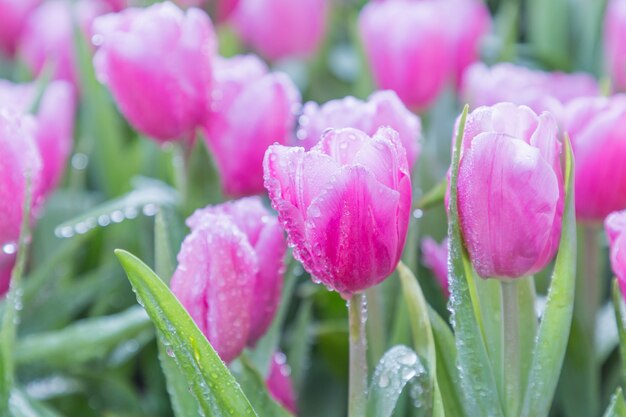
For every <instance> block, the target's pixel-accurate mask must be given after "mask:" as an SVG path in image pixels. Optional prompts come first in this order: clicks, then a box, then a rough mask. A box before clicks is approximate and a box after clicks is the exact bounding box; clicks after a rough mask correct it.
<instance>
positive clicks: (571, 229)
mask: <svg viewBox="0 0 626 417" xmlns="http://www.w3.org/2000/svg"><path fill="white" fill-rule="evenodd" d="M573 170H574V157H573V155H572V148H571V144H570V141H569V138H567V137H566V140H565V208H564V210H563V226H562V232H561V242H560V244H559V252H558V255H557V257H556V261H555V266H554V271H553V273H552V283H551V285H550V290H549V292H548V300H547V304H546V307H545V310H544V313H543V316H542V318H541V325H540V326H539V332H538V335H537V339H536V342H535V347H534V351H533V360H532V365H531V368H530V372H529V377H528V386H527V388H526V395H525V398H524V406H523V409H522V413H521V415H522V416H525V417H541V416H547V415H548V412H549V410H550V405H551V404H552V398H553V396H554V391H555V389H556V384H557V382H558V379H559V375H560V373H561V365H562V363H563V357H564V356H565V349H566V347H567V341H568V337H569V332H570V325H571V322H572V311H573V305H574V289H575V285H576V280H575V277H576V217H575V214H574V175H573V172H574V171H573Z"/></svg>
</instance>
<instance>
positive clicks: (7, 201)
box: [0, 107, 41, 262]
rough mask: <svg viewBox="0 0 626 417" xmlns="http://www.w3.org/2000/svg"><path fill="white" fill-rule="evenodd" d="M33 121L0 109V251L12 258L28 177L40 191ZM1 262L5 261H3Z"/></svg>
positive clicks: (39, 172) (20, 222) (33, 188)
mask: <svg viewBox="0 0 626 417" xmlns="http://www.w3.org/2000/svg"><path fill="white" fill-rule="evenodd" d="M34 131H35V121H34V120H33V118H32V117H30V116H22V115H19V114H18V113H15V112H14V111H12V110H10V109H7V108H5V107H0V149H1V150H2V151H1V152H0V252H2V256H4V255H11V254H13V253H14V252H15V250H16V246H15V245H16V244H17V241H18V239H19V236H20V228H21V224H22V213H23V210H24V201H25V196H26V187H27V182H28V180H27V178H29V180H30V184H31V185H30V187H31V190H32V191H31V192H32V193H33V194H34V193H35V192H36V190H37V189H38V188H39V179H40V175H41V158H40V156H39V151H38V150H37V145H36V143H35V139H34ZM2 262H4V261H2Z"/></svg>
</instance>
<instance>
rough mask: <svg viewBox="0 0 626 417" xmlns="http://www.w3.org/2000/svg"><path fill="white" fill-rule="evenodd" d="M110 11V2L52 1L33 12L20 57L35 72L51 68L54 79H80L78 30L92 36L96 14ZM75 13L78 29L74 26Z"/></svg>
mask: <svg viewBox="0 0 626 417" xmlns="http://www.w3.org/2000/svg"><path fill="white" fill-rule="evenodd" d="M109 11H110V8H109V6H108V4H106V3H104V2H101V1H96V0H82V1H78V2H76V3H73V2H72V1H70V0H51V1H46V2H44V3H43V4H42V5H41V6H39V7H38V8H37V9H36V10H35V11H33V13H31V15H30V17H29V19H28V21H27V23H26V26H25V27H24V32H23V34H22V37H21V41H20V45H19V56H20V57H21V58H22V59H23V61H24V62H25V63H26V65H27V66H28V68H29V69H30V70H31V72H33V73H34V74H36V75H38V74H40V73H41V72H42V71H43V70H44V68H46V67H50V68H51V70H52V74H53V78H54V79H59V80H65V81H69V82H70V83H72V84H73V85H75V86H77V85H78V82H79V76H78V68H77V60H76V54H75V30H79V31H82V32H83V33H84V34H85V35H86V36H87V37H88V38H89V37H90V34H91V25H92V22H93V20H94V19H95V18H96V16H99V15H101V14H103V13H107V12H109ZM74 16H75V17H76V20H77V23H78V28H77V29H75V28H74Z"/></svg>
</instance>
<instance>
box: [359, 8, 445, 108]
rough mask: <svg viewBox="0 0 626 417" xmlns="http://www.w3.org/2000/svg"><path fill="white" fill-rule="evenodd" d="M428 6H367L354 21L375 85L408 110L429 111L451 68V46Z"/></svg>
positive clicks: (439, 13)
mask: <svg viewBox="0 0 626 417" xmlns="http://www.w3.org/2000/svg"><path fill="white" fill-rule="evenodd" d="M444 10H445V9H444V8H443V7H442V6H441V5H439V4H437V2H432V1H423V2H422V1H410V0H397V1H387V2H371V3H369V4H367V5H366V6H365V7H364V8H363V10H362V11H361V14H360V16H359V32H360V34H361V39H362V41H363V46H364V48H365V53H366V55H367V59H368V61H369V66H370V68H371V71H372V75H373V77H374V80H375V81H376V84H377V85H378V87H379V88H382V89H391V90H394V91H395V92H396V93H398V96H399V97H400V99H402V101H403V102H404V103H405V104H406V105H407V106H409V107H411V108H416V109H423V108H425V107H427V106H428V105H430V104H431V103H432V102H433V101H434V100H435V98H436V97H437V96H438V95H439V92H440V91H441V90H442V88H443V87H444V84H445V82H446V80H447V79H448V78H449V74H450V69H451V68H452V43H451V39H450V35H449V33H447V32H446V30H447V29H446V27H445V26H446V25H442V24H441V22H442V20H443V19H446V17H444V13H443V12H444Z"/></svg>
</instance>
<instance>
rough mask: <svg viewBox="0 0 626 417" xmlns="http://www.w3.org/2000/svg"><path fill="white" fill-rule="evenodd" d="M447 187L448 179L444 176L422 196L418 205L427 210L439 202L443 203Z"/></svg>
mask: <svg viewBox="0 0 626 417" xmlns="http://www.w3.org/2000/svg"><path fill="white" fill-rule="evenodd" d="M447 189H448V179H447V178H444V179H442V180H441V181H439V182H438V183H437V184H435V186H434V187H433V188H431V189H430V190H429V191H428V192H427V193H426V194H424V196H423V197H422V198H420V200H419V201H418V202H417V207H418V208H420V209H422V210H427V209H429V208H432V207H434V206H437V205H439V204H443V202H444V199H445V197H446V191H447Z"/></svg>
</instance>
